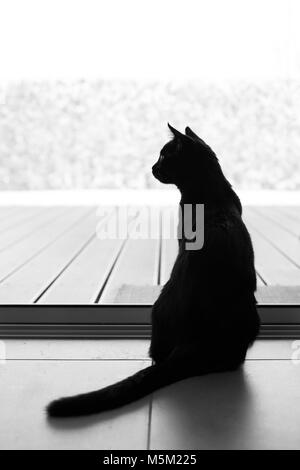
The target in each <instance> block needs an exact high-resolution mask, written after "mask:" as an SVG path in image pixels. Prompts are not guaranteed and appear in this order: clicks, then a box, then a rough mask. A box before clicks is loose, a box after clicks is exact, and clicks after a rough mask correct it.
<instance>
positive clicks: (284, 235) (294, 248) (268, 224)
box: [245, 207, 300, 267]
mask: <svg viewBox="0 0 300 470" xmlns="http://www.w3.org/2000/svg"><path fill="white" fill-rule="evenodd" d="M245 215H246V217H247V220H248V221H249V222H251V223H252V225H253V226H254V227H255V229H256V230H257V231H258V232H260V234H261V235H262V236H263V237H264V238H265V239H266V240H268V241H269V242H270V244H271V245H273V246H274V247H276V248H277V249H278V250H279V251H280V252H281V253H283V254H284V255H285V256H286V257H287V258H288V259H290V261H291V262H292V263H294V264H295V265H297V266H298V267H299V266H300V240H299V239H298V238H297V237H295V236H294V235H291V234H290V233H288V232H287V231H286V230H284V229H283V228H281V227H279V225H277V224H276V223H275V222H273V221H271V220H269V219H266V218H265V217H263V216H262V215H260V214H258V213H257V212H255V211H254V210H253V209H251V208H250V207H247V208H246V210H245Z"/></svg>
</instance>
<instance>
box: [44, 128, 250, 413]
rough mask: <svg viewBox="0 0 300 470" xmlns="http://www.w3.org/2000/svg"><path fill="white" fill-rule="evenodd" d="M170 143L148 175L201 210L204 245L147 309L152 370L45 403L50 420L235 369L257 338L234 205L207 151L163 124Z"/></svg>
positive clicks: (244, 240) (246, 240) (190, 135)
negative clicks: (170, 138)
mask: <svg viewBox="0 0 300 470" xmlns="http://www.w3.org/2000/svg"><path fill="white" fill-rule="evenodd" d="M169 128H170V130H171V132H172V137H173V138H172V140H171V141H170V142H168V143H167V144H166V145H165V146H164V147H163V149H162V150H161V153H160V157H159V159H158V161H157V163H156V164H155V165H154V166H153V169H152V171H153V175H154V176H155V177H156V178H157V179H158V180H159V181H161V182H162V183H167V184H175V185H176V186H177V187H178V189H179V190H180V192H181V201H180V206H181V210H182V212H183V213H184V211H185V208H186V207H188V206H187V205H189V207H192V209H193V210H192V220H191V222H192V225H193V227H194V228H195V224H196V218H195V214H196V212H195V209H196V204H202V203H203V204H204V211H205V212H204V214H205V224H204V228H205V230H204V245H203V247H202V249H199V250H188V249H187V247H186V241H187V240H186V239H185V238H184V237H183V238H182V239H180V240H179V252H178V256H177V259H176V261H175V264H174V267H173V270H172V273H171V276H170V279H169V281H168V282H167V283H166V285H165V286H164V287H163V289H162V292H161V294H160V296H159V298H158V299H157V301H156V302H155V304H154V305H153V309H152V338H151V346H150V351H149V353H150V356H151V358H152V359H153V361H154V365H152V366H150V367H147V368H146V369H143V370H141V371H140V372H137V373H136V374H134V375H133V376H131V377H128V378H126V379H124V380H122V381H120V382H118V383H116V384H114V385H110V386H108V387H106V388H103V389H101V390H97V391H94V392H91V393H86V394H82V395H77V396H74V397H66V398H61V399H59V400H55V401H53V402H52V403H50V404H49V405H48V407H47V412H48V414H49V415H50V416H56V417H64V416H79V415H87V414H92V413H99V412H102V411H105V410H109V409H113V408H117V407H120V406H123V405H126V404H128V403H131V402H133V401H135V400H137V399H139V398H142V397H144V396H145V395H147V394H149V393H151V392H153V391H154V390H157V389H159V388H161V387H163V386H165V385H169V384H171V383H174V382H176V381H179V380H182V379H184V378H187V377H191V376H197V375H203V374H207V373H210V372H223V371H230V370H234V369H237V368H238V367H239V366H240V365H241V364H242V363H243V362H244V360H245V356H246V352H247V349H248V347H249V346H250V345H251V344H252V343H253V341H254V340H255V338H256V336H257V334H258V332H259V317H258V314H257V310H256V299H255V296H254V292H255V290H256V274H255V269H254V255H253V249H252V244H251V239H250V236H249V233H248V231H247V229H246V227H245V225H244V223H243V221H242V217H241V215H242V207H241V203H240V200H239V198H238V196H237V195H236V193H235V192H234V191H233V189H232V187H231V185H230V184H229V182H228V181H227V179H226V178H225V176H224V175H223V173H222V170H221V167H220V165H219V162H218V159H217V157H216V155H215V153H214V152H213V151H212V149H211V148H210V147H209V146H208V145H207V144H206V143H205V142H204V141H203V140H202V139H200V137H198V136H197V135H196V134H195V133H194V132H193V131H192V130H191V129H190V128H189V127H187V128H186V130H185V134H182V133H180V132H179V131H177V130H176V129H174V128H173V127H172V126H170V125H169Z"/></svg>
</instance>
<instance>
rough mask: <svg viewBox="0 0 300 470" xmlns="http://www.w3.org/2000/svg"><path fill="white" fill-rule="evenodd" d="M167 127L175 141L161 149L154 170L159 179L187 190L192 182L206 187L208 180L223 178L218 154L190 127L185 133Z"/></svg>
mask: <svg viewBox="0 0 300 470" xmlns="http://www.w3.org/2000/svg"><path fill="white" fill-rule="evenodd" d="M168 127H169V129H170V131H171V133H172V140H170V141H169V142H168V143H167V144H165V145H164V147H163V148H162V149H161V151H160V156H159V159H158V160H157V162H156V163H155V164H154V165H153V167H152V173H153V175H154V177H155V178H156V179H158V180H159V181H160V182H161V183H165V184H175V185H176V186H178V187H179V188H184V187H185V186H190V185H192V184H193V183H196V184H197V185H199V184H200V185H201V183H202V184H206V185H207V183H208V181H212V180H215V179H216V178H217V177H221V176H223V174H222V171H221V168H220V165H219V162H218V159H217V157H216V154H215V153H214V152H213V150H212V149H211V148H210V147H209V146H208V145H207V144H206V143H205V142H204V140H202V139H201V138H200V137H199V136H198V135H197V134H195V132H193V131H192V130H191V129H190V128H189V127H186V129H185V134H182V133H181V132H179V131H178V130H177V129H174V127H172V126H171V125H170V124H168ZM223 178H224V176H223Z"/></svg>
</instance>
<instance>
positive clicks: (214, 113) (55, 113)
mask: <svg viewBox="0 0 300 470" xmlns="http://www.w3.org/2000/svg"><path fill="white" fill-rule="evenodd" d="M0 97H1V103H0V190H47V189H56V190H60V189H62V190H66V189H72V190H76V189H151V188H156V189H157V188H161V185H159V183H157V182H156V181H155V180H154V178H153V177H152V174H151V171H150V169H151V166H152V164H153V162H154V161H155V159H156V158H157V156H158V154H159V150H160V148H161V147H162V145H163V144H164V143H165V142H166V141H167V140H168V139H169V137H170V134H169V132H168V130H167V122H168V121H169V122H170V123H171V124H172V125H174V126H175V127H178V128H179V129H181V130H183V129H184V127H185V126H186V125H189V126H191V127H192V128H193V129H194V130H195V131H196V132H197V133H199V135H201V136H202V137H203V138H204V139H205V140H206V141H207V142H208V143H209V144H210V145H211V147H212V148H213V149H214V150H215V151H216V153H217V155H218V156H219V159H220V162H221V165H222V166H223V168H224V172H225V174H226V176H227V177H228V178H229V179H230V181H231V182H232V183H233V184H234V185H235V187H238V188H240V189H243V190H258V189H264V190H272V189H273V190H274V189H276V190H299V189H300V157H299V154H300V111H299V109H300V81H298V80H283V79H282V80H281V79H276V80H257V81H255V80H227V81H226V80H224V81H222V82H214V81H207V82H203V81H200V80H182V81H155V80H153V81H150V80H121V79H118V80H117V79H115V80H108V79H107V80H75V81H68V80H64V81H45V80H40V81H33V80H27V81H24V80H23V81H14V82H9V83H7V84H1V90H0Z"/></svg>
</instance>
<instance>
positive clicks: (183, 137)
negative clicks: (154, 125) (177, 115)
mask: <svg viewBox="0 0 300 470" xmlns="http://www.w3.org/2000/svg"><path fill="white" fill-rule="evenodd" d="M168 128H169V129H170V131H171V132H172V134H173V135H174V137H176V138H177V139H179V140H181V141H183V142H191V138H190V137H189V136H187V135H185V134H182V133H181V132H180V131H178V130H177V129H175V128H174V127H172V126H171V124H169V123H168Z"/></svg>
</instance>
